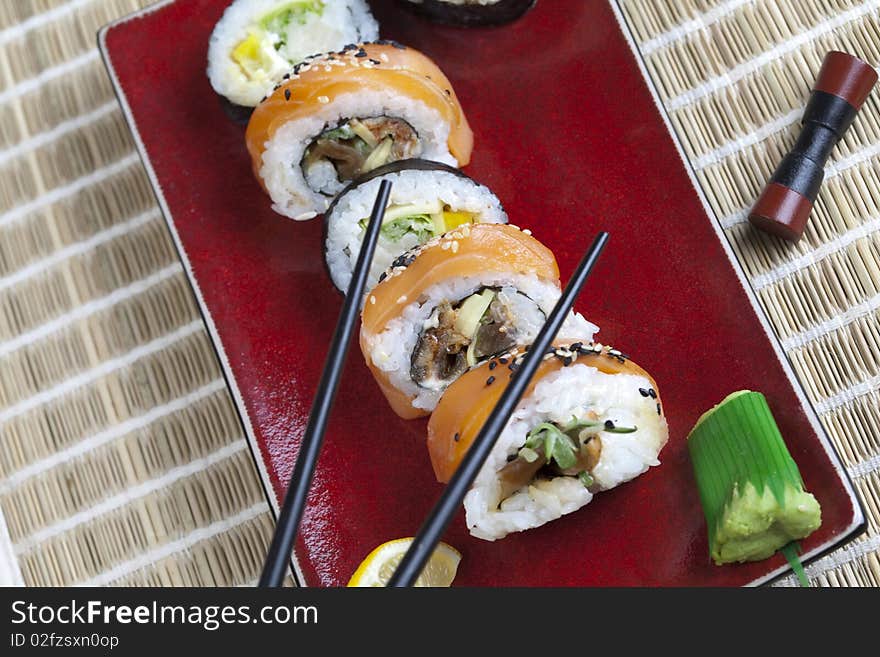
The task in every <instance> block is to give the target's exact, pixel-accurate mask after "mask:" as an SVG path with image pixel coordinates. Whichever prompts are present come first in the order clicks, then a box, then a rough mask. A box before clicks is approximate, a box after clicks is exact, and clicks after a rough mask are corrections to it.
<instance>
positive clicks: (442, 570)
mask: <svg viewBox="0 0 880 657" xmlns="http://www.w3.org/2000/svg"><path fill="white" fill-rule="evenodd" d="M412 541H413V539H412V537H410V538H398V539H396V540H394V541H388V542H387V543H382V545H380V546H379V547H377V548H376V549H375V550H373V551H372V552H370V554H368V555H367V558H366V559H364V560H363V561H362V562H361V565H360V566H358V569H357V570H356V571H355V572H354V575H352V576H351V580H350V581H349V582H348V585H349V586H358V587H359V586H385V584H387V583H388V580H389V579H391V575H393V574H394V570H395V569H396V568H397V564H399V563H400V560H401V559H402V558H403V555H404V553H405V552H406V551H407V550H408V549H409V546H410V545H411V544H412ZM460 562H461V554H460V553H459V552H458V550H456V549H455V548H454V547H452V546H450V545H447V544H446V543H440V544H438V545H437V549H436V550H434V554H432V555H431V558H430V559H429V560H428V563H427V565H426V566H425V569H424V570H423V571H422V574H421V575H419V578H418V579H417V580H416V583H415V585H416V586H450V585H451V584H452V580H453V579H455V573H456V571H457V570H458V564H459V563H460Z"/></svg>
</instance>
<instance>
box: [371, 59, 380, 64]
mask: <svg viewBox="0 0 880 657" xmlns="http://www.w3.org/2000/svg"><path fill="white" fill-rule="evenodd" d="M370 61H371V62H372V63H373V64H375V65H376V66H378V65H379V64H381V63H382V62H380V61H379V60H378V59H371V60H370Z"/></svg>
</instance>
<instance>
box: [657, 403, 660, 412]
mask: <svg viewBox="0 0 880 657" xmlns="http://www.w3.org/2000/svg"><path fill="white" fill-rule="evenodd" d="M657 415H660V402H657Z"/></svg>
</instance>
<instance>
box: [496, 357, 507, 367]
mask: <svg viewBox="0 0 880 657" xmlns="http://www.w3.org/2000/svg"><path fill="white" fill-rule="evenodd" d="M507 360H508V359H507V358H504V357H503V356H502V357H501V358H499V359H498V362H499V363H501V364H502V365H507Z"/></svg>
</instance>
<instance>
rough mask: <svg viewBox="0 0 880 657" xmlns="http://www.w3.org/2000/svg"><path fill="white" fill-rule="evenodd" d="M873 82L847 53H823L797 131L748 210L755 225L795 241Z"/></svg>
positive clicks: (862, 64) (870, 70)
mask: <svg viewBox="0 0 880 657" xmlns="http://www.w3.org/2000/svg"><path fill="white" fill-rule="evenodd" d="M876 82H877V72H876V71H875V70H874V68H873V67H871V66H870V65H868V64H866V63H865V62H863V61H862V60H861V59H859V58H858V57H854V56H852V55H849V54H847V53H845V52H839V51H836V50H832V51H830V52H829V53H828V54H827V55H825V59H824V60H823V62H822V68H821V69H820V70H819V76H818V78H817V79H816V84H815V85H814V86H813V91H812V93H811V94H810V100H809V102H808V103H807V107H806V109H805V110H804V116H803V118H802V119H801V125H802V129H801V133H800V135H799V136H798V140H797V142H796V143H795V145H794V147H793V148H792V149H791V151H789V153H788V154H787V155H786V156H785V157H784V158H782V162H780V163H779V166H778V167H777V168H776V171H774V172H773V175H772V176H771V177H770V181H769V182H768V183H767V186H766V187H765V188H764V191H763V192H761V195H760V196H759V197H758V201H757V202H756V203H755V205H754V207H753V208H752V211H751V213H750V214H749V221H750V222H751V224H752V225H753V226H756V227H757V228H760V229H761V230H763V231H766V232H768V233H771V234H773V235H777V236H778V237H781V238H782V239H785V240H789V241H792V242H797V241H798V240H799V239H800V238H801V235H803V232H804V228H806V225H807V217H808V216H809V214H810V211H811V210H812V208H813V203H815V201H816V196H817V195H818V193H819V187H820V186H821V185H822V179H823V178H824V177H825V172H824V167H825V162H826V161H827V160H828V156H829V155H830V154H831V150H832V149H833V148H834V146H835V145H836V144H837V142H839V141H840V140H841V138H843V135H844V134H845V133H846V131H847V129H848V128H849V126H850V125H851V124H852V122H853V119H854V118H855V117H856V114H857V113H858V111H859V109H861V107H862V104H863V103H864V102H865V99H866V98H867V97H868V94H869V93H870V92H871V89H872V88H873V87H874V84H875V83H876Z"/></svg>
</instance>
